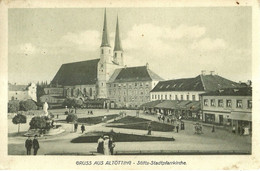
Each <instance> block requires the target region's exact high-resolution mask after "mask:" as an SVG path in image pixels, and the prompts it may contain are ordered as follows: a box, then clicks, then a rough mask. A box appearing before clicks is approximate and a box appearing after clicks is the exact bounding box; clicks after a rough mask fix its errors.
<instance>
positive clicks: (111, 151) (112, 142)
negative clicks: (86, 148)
mask: <svg viewBox="0 0 260 171" xmlns="http://www.w3.org/2000/svg"><path fill="white" fill-rule="evenodd" d="M108 146H109V149H110V154H111V155H113V154H114V148H115V142H114V141H113V137H111V136H110V138H109V142H108Z"/></svg>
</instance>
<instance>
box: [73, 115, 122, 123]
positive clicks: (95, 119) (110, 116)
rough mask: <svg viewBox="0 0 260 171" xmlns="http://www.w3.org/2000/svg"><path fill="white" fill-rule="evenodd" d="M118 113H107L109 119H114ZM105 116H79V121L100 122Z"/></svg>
mask: <svg viewBox="0 0 260 171" xmlns="http://www.w3.org/2000/svg"><path fill="white" fill-rule="evenodd" d="M118 116H119V115H118V114H113V115H106V117H107V120H111V119H114V118H116V117H118ZM103 117H104V116H97V117H87V118H78V123H86V124H99V123H101V122H103V121H102V118H103Z"/></svg>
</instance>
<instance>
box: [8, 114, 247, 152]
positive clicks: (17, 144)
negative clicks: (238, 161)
mask: <svg viewBox="0 0 260 171" xmlns="http://www.w3.org/2000/svg"><path fill="white" fill-rule="evenodd" d="M51 112H52V113H54V114H60V116H59V119H64V118H65V117H66V116H65V115H63V114H64V109H63V110H54V111H51ZM93 112H94V115H88V114H87V112H86V110H77V115H78V117H95V116H101V115H104V114H115V113H119V112H120V111H119V110H110V111H109V112H108V111H107V110H94V109H93ZM126 113H127V115H131V116H135V111H130V110H129V111H128V110H127V111H126ZM139 117H142V118H146V119H149V120H153V121H158V120H157V117H156V116H153V115H148V114H140V115H139ZM29 120H30V118H28V121H29ZM111 121H112V120H111ZM108 122H110V121H108ZM184 123H185V130H180V131H179V133H176V132H159V131H152V136H158V137H170V138H171V137H174V139H175V141H169V142H167V141H163V142H160V141H149V142H115V143H116V147H115V149H114V151H115V152H116V151H136V150H148V151H149V150H180V151H181V150H183V151H194V150H196V151H212V150H213V151H247V152H248V151H249V152H250V151H251V136H238V135H234V134H232V133H230V132H228V131H226V130H223V129H218V128H216V129H215V132H214V133H212V132H211V127H203V134H201V135H198V134H194V126H193V124H194V123H193V122H191V121H187V122H186V121H184ZM62 127H63V128H64V129H65V130H66V132H65V133H62V134H60V135H58V136H48V137H43V138H39V143H40V149H39V151H38V154H39V155H89V154H90V153H91V152H93V151H96V148H97V143H71V140H72V139H74V138H77V137H79V136H81V135H82V133H81V132H80V129H78V131H77V132H75V133H74V132H73V133H72V129H73V125H72V124H67V123H62ZM28 129H29V124H28V123H27V124H24V125H22V126H21V131H27V130H28ZM111 129H113V131H114V132H118V133H119V132H120V133H126V134H137V135H145V134H147V131H146V130H135V129H124V128H111V127H105V123H100V124H96V125H89V126H88V125H87V126H86V132H93V131H107V132H108V131H110V130H111ZM8 131H9V136H8V154H9V155H25V153H26V151H25V148H24V142H25V140H26V137H23V136H15V132H17V125H14V124H12V122H11V119H9V120H8Z"/></svg>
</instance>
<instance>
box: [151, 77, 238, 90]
mask: <svg viewBox="0 0 260 171" xmlns="http://www.w3.org/2000/svg"><path fill="white" fill-rule="evenodd" d="M229 87H241V85H240V84H238V83H236V82H233V81H230V80H228V79H225V78H223V77H220V76H218V75H199V76H197V77H195V78H184V79H176V80H167V81H160V82H159V83H158V84H157V85H156V86H155V87H154V88H153V90H151V92H160V91H215V90H217V89H220V88H229Z"/></svg>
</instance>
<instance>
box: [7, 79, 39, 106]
mask: <svg viewBox="0 0 260 171" xmlns="http://www.w3.org/2000/svg"><path fill="white" fill-rule="evenodd" d="M36 93H37V86H36V84H34V83H30V84H28V85H17V84H11V83H8V100H28V99H32V100H34V101H35V102H37V95H36Z"/></svg>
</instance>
